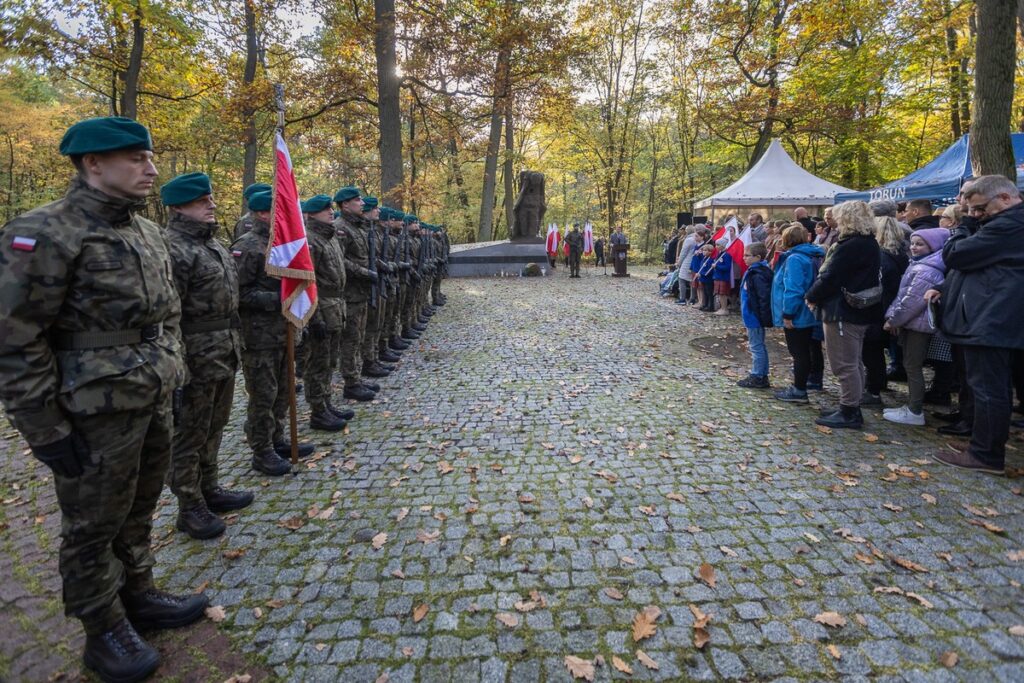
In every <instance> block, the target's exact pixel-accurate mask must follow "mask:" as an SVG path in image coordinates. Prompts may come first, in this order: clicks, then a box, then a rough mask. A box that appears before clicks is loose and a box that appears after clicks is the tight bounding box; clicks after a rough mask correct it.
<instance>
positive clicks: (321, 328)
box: [307, 320, 327, 339]
mask: <svg viewBox="0 0 1024 683" xmlns="http://www.w3.org/2000/svg"><path fill="white" fill-rule="evenodd" d="M307 329H309V336H310V337H312V338H313V339H327V323H325V322H324V321H323V320H314V321H312V322H311V323H309V327H308V328H307Z"/></svg>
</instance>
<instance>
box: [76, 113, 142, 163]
mask: <svg viewBox="0 0 1024 683" xmlns="http://www.w3.org/2000/svg"><path fill="white" fill-rule="evenodd" d="M137 149H143V150H147V151H150V152H151V151H153V139H152V138H150V136H149V131H148V130H146V127H145V126H144V125H142V124H141V123H139V122H138V121H133V120H132V119H128V118H125V117H123V116H102V117H100V118H95V119H85V120H84V121H79V122H78V123H76V124H74V125H73V126H71V127H70V128H68V129H67V131H66V132H65V133H64V137H63V138H62V139H61V141H60V153H61V154H62V155H64V156H81V155H83V154H99V153H102V152H116V151H118V150H137Z"/></svg>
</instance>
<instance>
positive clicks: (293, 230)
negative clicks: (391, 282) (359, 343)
mask: <svg viewBox="0 0 1024 683" xmlns="http://www.w3.org/2000/svg"><path fill="white" fill-rule="evenodd" d="M270 211H271V217H270V241H269V242H268V244H267V265H266V271H267V275H273V276H275V277H279V278H281V312H282V314H283V315H284V317H285V318H287V319H288V321H289V322H291V323H292V324H293V325H295V326H296V327H298V328H300V329H301V328H302V327H304V326H305V324H306V323H307V322H309V318H310V317H311V316H312V315H313V311H315V310H316V276H315V275H314V273H313V257H312V256H311V255H310V253H309V243H308V242H307V241H306V226H305V225H304V224H303V222H302V207H301V206H300V205H299V189H298V187H297V186H296V184H295V173H294V172H293V170H292V158H291V155H290V154H288V146H287V145H285V143H284V138H283V137H282V136H281V132H280V131H277V133H276V134H275V140H274V203H273V205H272V206H271V209H270Z"/></svg>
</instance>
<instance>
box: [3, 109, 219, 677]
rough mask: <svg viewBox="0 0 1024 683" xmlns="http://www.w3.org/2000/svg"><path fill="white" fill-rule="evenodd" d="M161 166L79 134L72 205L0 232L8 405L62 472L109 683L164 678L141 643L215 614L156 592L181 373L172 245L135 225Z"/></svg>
mask: <svg viewBox="0 0 1024 683" xmlns="http://www.w3.org/2000/svg"><path fill="white" fill-rule="evenodd" d="M151 150H152V142H151V141H150V137H149V131H147V130H146V128H145V127H144V126H142V125H141V124H139V123H136V122H135V121H132V120H130V119H126V118H120V117H106V118H100V119H87V120H84V121H80V122H78V123H76V124H75V125H73V126H71V128H69V129H68V131H67V132H66V133H65V134H64V138H63V140H62V141H61V145H60V151H61V153H62V154H63V155H65V156H68V157H69V158H70V159H71V161H72V163H73V164H74V165H75V167H76V169H77V170H78V175H77V176H76V177H75V179H74V180H73V181H72V182H71V187H70V189H69V190H68V192H67V194H66V195H65V196H64V198H63V199H60V200H58V201H56V202H53V203H50V204H47V205H46V206H42V207H39V208H37V209H34V210H32V211H29V212H28V213H26V214H23V215H21V216H19V217H17V218H15V219H14V220H13V221H11V222H10V223H8V224H7V225H6V226H4V227H3V228H2V229H0V399H2V400H3V403H4V406H5V407H6V410H7V415H8V417H9V418H10V420H11V422H12V423H13V424H14V426H15V427H16V428H17V429H18V431H20V432H21V434H22V436H23V437H24V438H25V440H26V441H27V442H28V444H29V446H30V447H31V449H32V453H33V455H34V456H35V457H36V458H37V459H39V460H40V461H42V462H43V463H44V464H46V465H47V466H48V467H49V468H50V469H51V470H53V478H54V485H55V486H56V489H57V500H58V502H59V503H60V508H61V538H62V542H61V547H60V573H61V577H62V579H63V584H64V585H63V595H64V607H65V611H66V613H67V614H68V615H70V616H74V617H76V618H78V619H80V620H81V621H82V625H83V626H84V627H85V632H86V640H85V653H84V662H85V665H86V666H87V667H89V668H91V669H94V670H95V671H96V672H97V673H98V674H99V675H100V677H101V678H102V679H103V680H105V681H112V680H118V681H121V680H124V681H136V680H141V679H142V678H144V677H146V676H148V675H149V674H150V673H151V672H152V671H153V670H155V669H156V667H157V666H158V665H159V661H160V658H159V655H158V654H157V652H156V650H155V649H153V648H152V647H151V646H150V645H149V644H148V643H146V642H145V641H144V640H143V639H142V638H141V637H140V636H139V635H138V633H137V632H136V630H135V627H139V628H143V627H146V628H169V627H173V626H183V625H185V624H188V623H191V622H192V621H194V620H195V619H198V618H199V617H201V616H202V614H203V610H204V609H205V607H206V606H207V604H208V600H207V598H206V597H204V596H202V595H188V596H182V597H179V596H175V595H170V594H168V593H164V592H163V591H159V590H157V589H156V588H155V586H154V584H153V564H154V557H153V552H152V548H151V533H152V527H153V512H154V510H155V509H156V502H157V499H158V498H159V496H160V491H161V489H162V488H163V481H164V476H165V474H166V472H167V466H168V463H169V462H170V457H171V439H172V430H173V426H172V393H173V392H174V390H175V388H177V387H178V386H179V385H180V384H181V382H182V381H183V380H184V367H183V364H182V361H181V343H180V332H179V329H178V322H179V319H180V317H181V307H180V302H179V300H178V295H177V292H176V291H175V288H174V283H173V281H172V275H171V259H170V254H169V251H168V245H167V240H166V239H165V238H164V235H163V232H162V231H161V230H160V227H159V226H157V225H156V224H155V223H153V222H151V221H148V220H146V219H145V218H142V217H141V216H139V215H137V214H136V213H135V212H136V211H139V210H140V209H143V208H144V207H145V198H146V196H147V195H148V194H149V192H150V191H151V189H152V187H153V183H154V180H155V178H156V175H157V171H156V168H155V167H154V165H153V161H152V159H153V154H152V151H151ZM133 625H134V626H133Z"/></svg>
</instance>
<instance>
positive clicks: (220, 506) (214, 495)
mask: <svg viewBox="0 0 1024 683" xmlns="http://www.w3.org/2000/svg"><path fill="white" fill-rule="evenodd" d="M254 497H255V496H253V493H252V491H230V490H228V489H226V488H224V487H222V486H218V487H217V488H215V489H211V490H209V491H207V492H206V493H204V494H203V498H205V499H206V507H207V508H209V510H210V512H231V511H232V510H241V509H242V508H247V507H249V506H250V505H252V501H253V498H254Z"/></svg>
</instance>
